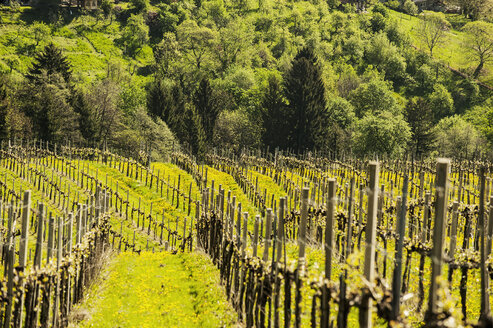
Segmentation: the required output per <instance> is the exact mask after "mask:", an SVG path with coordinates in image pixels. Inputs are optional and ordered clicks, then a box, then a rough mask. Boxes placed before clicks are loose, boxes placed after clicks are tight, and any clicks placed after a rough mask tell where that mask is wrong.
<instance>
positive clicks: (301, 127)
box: [284, 48, 328, 151]
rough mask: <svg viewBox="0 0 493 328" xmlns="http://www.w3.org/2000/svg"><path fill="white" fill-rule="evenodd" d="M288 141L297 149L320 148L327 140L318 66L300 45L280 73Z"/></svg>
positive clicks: (322, 85) (322, 86)
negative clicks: (287, 118)
mask: <svg viewBox="0 0 493 328" xmlns="http://www.w3.org/2000/svg"><path fill="white" fill-rule="evenodd" d="M284 90H285V91H284V92H285V96H286V99H287V101H288V106H287V108H288V112H289V122H290V123H291V126H290V129H289V132H288V133H289V138H288V140H289V142H290V145H291V147H293V148H294V149H295V150H297V151H302V150H304V149H320V148H322V147H323V146H324V144H325V143H326V140H327V132H328V129H327V126H328V114H327V109H326V100H325V87H324V83H323V81H322V69H321V67H320V65H319V64H318V63H317V58H316V57H315V54H314V53H313V51H312V50H311V49H309V48H304V49H302V50H301V51H300V52H299V53H298V54H297V55H296V57H295V58H294V59H293V61H292V65H291V69H290V70H289V71H288V72H287V73H286V74H285V77H284Z"/></svg>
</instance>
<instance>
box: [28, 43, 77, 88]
mask: <svg viewBox="0 0 493 328" xmlns="http://www.w3.org/2000/svg"><path fill="white" fill-rule="evenodd" d="M45 74H46V76H45ZM55 74H58V75H61V76H62V77H63V79H64V81H65V83H68V82H70V79H71V78H72V70H71V68H70V63H69V61H68V59H67V57H65V56H64V55H63V53H62V50H61V49H59V48H58V47H56V46H55V45H54V44H53V43H50V44H49V45H47V46H46V47H45V48H44V51H43V52H40V53H38V54H37V55H36V56H35V58H34V63H33V67H32V68H31V69H30V70H29V73H28V75H27V78H28V79H29V81H30V82H34V83H42V82H46V81H45V79H46V78H48V80H50V79H51V76H53V75H55Z"/></svg>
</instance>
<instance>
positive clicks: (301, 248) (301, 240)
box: [298, 188, 310, 266]
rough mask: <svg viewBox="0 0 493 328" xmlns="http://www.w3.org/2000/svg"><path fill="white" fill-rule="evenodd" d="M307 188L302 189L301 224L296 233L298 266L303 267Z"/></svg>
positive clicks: (306, 220) (308, 190)
mask: <svg viewBox="0 0 493 328" xmlns="http://www.w3.org/2000/svg"><path fill="white" fill-rule="evenodd" d="M309 192H310V189H309V188H303V190H302V196H301V197H302V198H301V223H300V229H299V232H298V247H299V253H298V258H299V261H300V262H299V263H300V266H304V265H305V248H306V227H307V222H308V193H309Z"/></svg>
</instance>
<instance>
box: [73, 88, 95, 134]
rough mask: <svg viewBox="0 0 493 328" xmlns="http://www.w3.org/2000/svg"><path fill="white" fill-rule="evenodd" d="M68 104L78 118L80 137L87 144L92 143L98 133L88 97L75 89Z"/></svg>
mask: <svg viewBox="0 0 493 328" xmlns="http://www.w3.org/2000/svg"><path fill="white" fill-rule="evenodd" d="M69 102H70V105H71V106H72V108H73V110H74V112H75V113H76V114H77V115H78V117H79V121H78V123H79V129H80V133H81V134H82V137H83V138H84V139H85V140H86V141H88V142H92V141H94V140H95V137H96V134H97V132H98V130H97V122H96V117H95V113H94V108H93V106H92V104H90V102H89V99H88V96H87V95H86V94H85V93H84V92H83V91H81V90H79V89H76V90H74V91H73V92H72V94H71V96H70V100H69Z"/></svg>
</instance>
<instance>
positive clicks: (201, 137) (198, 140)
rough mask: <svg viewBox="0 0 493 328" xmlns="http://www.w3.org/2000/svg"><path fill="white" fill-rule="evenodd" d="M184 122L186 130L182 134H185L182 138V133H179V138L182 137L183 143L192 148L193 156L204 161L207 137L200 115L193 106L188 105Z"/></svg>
mask: <svg viewBox="0 0 493 328" xmlns="http://www.w3.org/2000/svg"><path fill="white" fill-rule="evenodd" d="M183 122H184V123H185V124H184V126H185V130H184V131H182V132H184V133H183V134H182V135H181V136H180V133H179V132H177V136H179V137H180V140H181V141H182V142H184V143H185V144H187V145H189V146H190V148H191V150H192V154H194V155H195V156H196V157H197V158H198V159H199V160H202V158H203V156H204V154H205V150H206V149H205V144H206V135H205V132H204V128H203V126H202V122H201V119H200V115H198V113H197V111H196V109H195V107H194V106H192V104H186V106H185V113H184V115H183Z"/></svg>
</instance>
